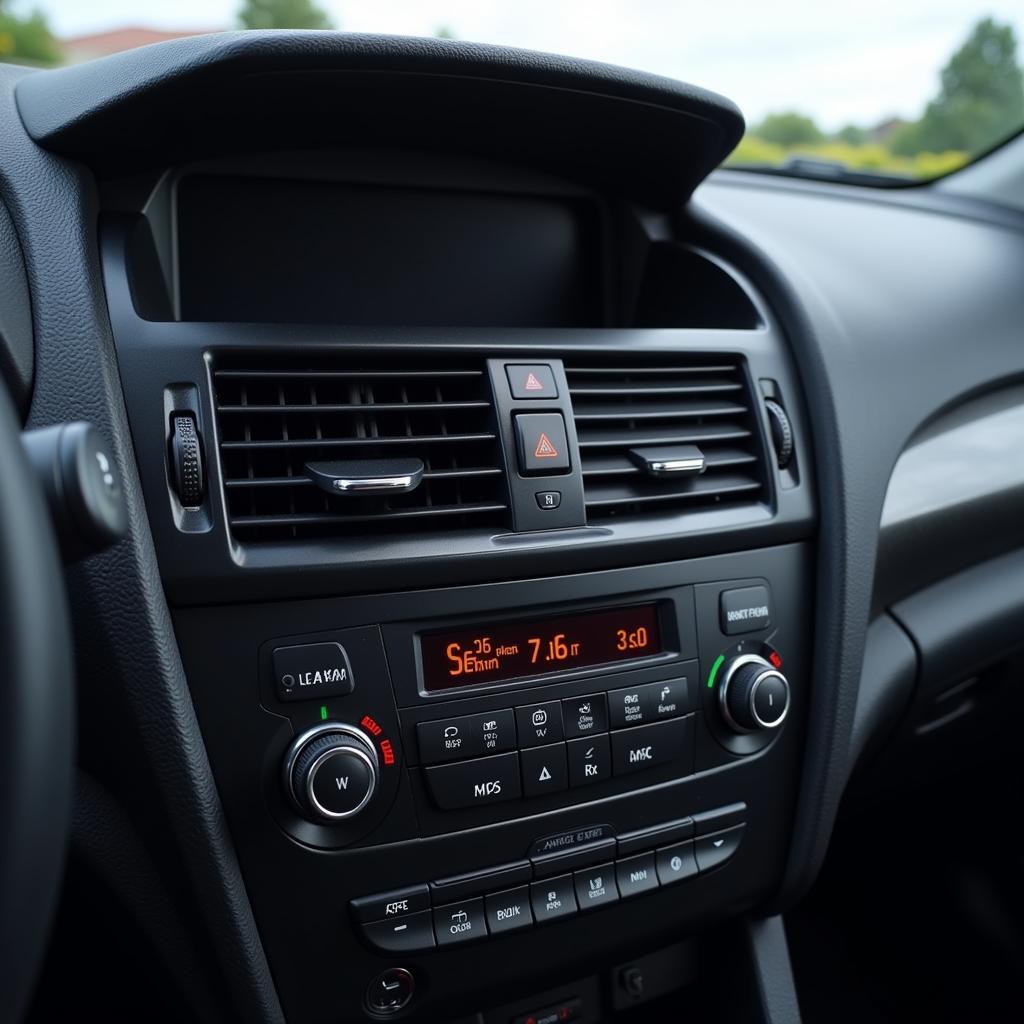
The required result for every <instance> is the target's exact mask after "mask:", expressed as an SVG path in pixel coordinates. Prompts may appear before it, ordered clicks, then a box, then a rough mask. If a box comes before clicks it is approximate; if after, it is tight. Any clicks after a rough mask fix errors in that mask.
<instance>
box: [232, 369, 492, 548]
mask: <svg viewBox="0 0 1024 1024" xmlns="http://www.w3.org/2000/svg"><path fill="white" fill-rule="evenodd" d="M213 386H214V395H215V399H216V404H217V425H218V449H219V452H220V465H221V476H222V478H223V481H224V490H225V495H226V498H227V508H228V516H229V521H230V526H231V530H232V532H233V533H234V535H235V536H236V537H239V538H240V539H244V540H250V541H251V540H275V539H289V538H298V537H311V536H325V535H336V536H338V535H341V536H353V535H364V534H367V533H380V532H413V531H415V532H428V531H436V530H453V529H466V528H471V527H476V526H481V527H482V526H487V527H493V526H496V525H501V524H504V523H505V520H506V512H507V497H506V487H505V480H504V477H503V471H502V469H501V465H502V464H501V456H500V448H499V444H498V440H497V435H496V430H495V422H494V410H493V406H492V400H491V391H490V384H489V382H488V379H487V375H486V373H485V372H484V367H483V364H482V362H478V363H473V362H472V361H469V360H467V361H465V362H461V363H459V364H449V363H440V362H434V361H431V362H430V363H426V362H424V363H418V364H417V363H410V361H409V360H407V359H402V358H399V357H395V358H393V359H388V360H384V359H379V358H377V359H373V360H359V359H345V360H344V361H342V360H333V361H331V362H329V363H328V362H319V361H316V360H313V359H309V360H301V361H300V360H287V361H285V360H282V359H279V360H276V361H275V362H273V363H269V364H262V363H258V362H256V360H252V361H250V362H249V363H247V364H246V365H243V366H239V365H233V364H223V365H222V364H221V363H220V362H218V363H217V365H216V367H215V369H214V371H213ZM397 459H402V460H405V461H406V462H408V461H409V459H413V460H415V459H419V460H421V461H422V464H423V475H422V480H421V481H420V483H419V485H418V486H416V487H415V488H414V489H413V490H409V491H407V492H403V493H393V494H386V495H382V494H373V495H360V496H353V495H351V494H335V493H328V492H327V491H325V490H323V489H322V488H321V487H320V486H317V485H316V484H315V483H314V482H313V480H312V479H311V477H310V474H309V472H308V471H307V469H306V466H307V464H309V463H317V464H320V463H323V462H324V461H325V460H326V461H332V460H344V461H345V462H346V463H355V462H359V461H363V462H365V461H370V460H372V461H374V462H377V461H379V460H385V463H386V460H397Z"/></svg>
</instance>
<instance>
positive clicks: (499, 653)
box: [420, 604, 663, 690]
mask: <svg viewBox="0 0 1024 1024" xmlns="http://www.w3.org/2000/svg"><path fill="white" fill-rule="evenodd" d="M662 650H663V647H662V642H661V630H660V628H659V625H658V606H657V605H655V604H641V605H633V606H631V607H628V608H613V609H608V610H601V611H595V612H586V613H584V614H580V615H560V616H554V617H551V618H546V619H537V620H533V621H529V622H516V623H504V624H500V625H493V626H492V625H481V626H475V627H474V628H472V629H466V630H459V631H458V632H444V633H426V634H424V635H423V636H421V637H420V652H421V656H422V663H423V682H424V685H425V686H426V689H428V690H446V689H450V688H452V687H458V686H479V685H481V684H485V683H494V682H503V681H505V680H508V679H520V678H523V677H532V676H539V675H545V674H547V673H549V672H562V671H565V670H567V669H573V668H581V667H585V666H590V665H605V664H614V663H616V662H621V661H633V660H635V659H637V658H647V657H650V656H651V655H654V654H661V653H662Z"/></svg>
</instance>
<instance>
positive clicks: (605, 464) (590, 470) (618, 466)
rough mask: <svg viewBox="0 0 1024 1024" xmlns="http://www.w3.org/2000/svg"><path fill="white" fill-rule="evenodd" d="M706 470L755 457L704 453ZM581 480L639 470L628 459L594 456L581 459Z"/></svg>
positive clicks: (745, 462)
mask: <svg viewBox="0 0 1024 1024" xmlns="http://www.w3.org/2000/svg"><path fill="white" fill-rule="evenodd" d="M704 455H705V457H706V459H707V470H712V469H727V468H731V467H734V466H746V465H750V464H751V463H754V462H757V456H756V455H754V454H753V453H751V452H742V451H735V450H733V451H722V452H705V453H704ZM582 469H583V478H584V479H587V477H599V476H603V477H609V476H639V475H640V470H639V468H638V467H637V466H636V465H635V464H634V463H632V462H630V461H629V459H627V458H625V457H624V456H623V457H618V456H615V455H611V456H595V457H590V458H584V459H583V466H582Z"/></svg>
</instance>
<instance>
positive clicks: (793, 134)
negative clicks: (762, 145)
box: [750, 110, 824, 146]
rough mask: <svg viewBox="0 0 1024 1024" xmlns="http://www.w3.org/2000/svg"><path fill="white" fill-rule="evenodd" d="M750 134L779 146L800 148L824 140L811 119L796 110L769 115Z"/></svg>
mask: <svg viewBox="0 0 1024 1024" xmlns="http://www.w3.org/2000/svg"><path fill="white" fill-rule="evenodd" d="M750 134H751V135H756V136H757V137H758V138H759V139H764V141H765V142H772V143H775V145H777V146H798V145H800V144H801V143H804V142H821V141H822V139H823V138H824V136H823V135H822V134H821V131H820V130H819V129H818V126H817V125H816V124H815V123H814V121H812V120H811V118H809V117H807V116H806V115H804V114H798V113H797V112H796V111H795V110H787V111H784V112H783V113H779V114H768V115H767V116H766V117H765V118H764V120H763V121H762V122H761V123H760V124H759V125H757V126H756V127H755V128H754V129H753V130H752V131H751V133H750Z"/></svg>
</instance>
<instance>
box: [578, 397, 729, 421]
mask: <svg viewBox="0 0 1024 1024" xmlns="http://www.w3.org/2000/svg"><path fill="white" fill-rule="evenodd" d="M575 398H576V395H575V392H574V393H573V399H575ZM574 408H575V406H574ZM746 411H747V409H746V406H743V405H737V404H736V403H735V402H687V403H686V404H685V405H683V404H680V405H677V406H673V405H669V404H667V403H664V402H658V403H657V404H655V403H653V402H651V403H649V404H646V405H642V404H641V403H640V401H639V398H637V400H635V401H629V402H624V403H622V404H621V405H618V406H613V405H607V404H605V403H603V402H602V403H600V404H598V403H592V404H589V405H585V404H583V403H582V402H581V403H580V405H579V407H578V408H575V411H574V413H573V415H574V417H575V419H576V422H577V423H590V422H593V421H594V420H683V419H698V418H700V417H702V416H714V417H718V416H742V415H743V414H744V413H745V412H746Z"/></svg>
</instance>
